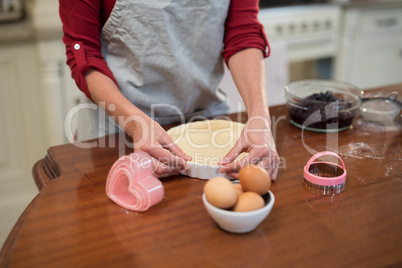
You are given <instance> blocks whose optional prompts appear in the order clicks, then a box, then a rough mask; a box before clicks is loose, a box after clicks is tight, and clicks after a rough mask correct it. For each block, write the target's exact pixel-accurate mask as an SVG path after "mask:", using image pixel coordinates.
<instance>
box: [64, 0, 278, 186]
mask: <svg viewBox="0 0 402 268" xmlns="http://www.w3.org/2000/svg"><path fill="white" fill-rule="evenodd" d="M59 2H60V17H61V20H62V22H63V32H64V37H63V41H64V43H65V45H66V51H67V64H68V65H69V66H70V68H71V70H72V76H73V78H74V79H75V81H76V83H77V85H78V87H79V88H80V89H81V90H82V91H83V92H84V93H85V94H86V96H87V97H88V98H90V99H91V100H92V101H93V102H95V103H96V104H98V105H99V106H100V107H101V108H102V109H103V110H104V111H105V112H106V113H107V114H108V115H109V116H110V117H112V118H113V119H114V120H115V121H116V122H117V123H119V125H120V127H121V128H123V129H124V131H125V132H126V133H127V134H128V135H130V136H131V137H132V138H133V143H134V148H135V150H142V151H145V152H147V153H149V154H150V155H151V156H152V157H154V158H155V161H156V162H157V165H156V167H157V168H156V169H155V171H154V172H155V174H156V175H157V176H158V177H166V176H170V175H173V174H177V173H178V172H180V171H181V170H182V169H185V168H187V167H188V165H187V162H186V161H188V160H190V158H189V156H187V155H186V154H185V153H184V152H183V151H182V150H181V149H180V148H179V147H178V146H177V145H175V144H174V143H173V141H172V139H171V138H170V137H169V136H168V135H167V134H166V132H165V131H164V129H163V128H162V127H161V125H163V124H169V123H174V122H179V120H180V119H182V117H184V118H185V119H187V120H188V119H190V118H193V117H194V116H203V117H212V116H216V115H219V114H224V113H226V112H227V111H228V105H227V103H226V100H225V94H224V93H223V92H222V91H221V90H220V89H218V88H217V87H218V84H219V82H220V80H221V78H222V75H223V61H222V57H223V58H224V60H225V62H226V64H227V65H228V67H229V68H230V70H231V73H232V76H233V78H234V81H235V83H236V86H237V88H238V90H239V92H240V94H241V96H242V99H243V101H244V103H245V106H246V110H247V114H248V117H249V120H248V122H247V124H246V127H245V128H244V130H243V135H242V136H241V138H240V139H239V140H238V142H237V144H236V146H234V147H233V149H232V150H231V151H230V152H229V153H228V154H227V156H226V157H225V158H224V159H222V160H221V165H222V168H221V171H222V172H226V173H227V174H228V175H229V176H232V177H234V178H237V177H238V171H239V169H240V168H241V167H242V166H244V165H246V164H248V163H258V164H260V165H261V166H263V167H264V168H266V169H267V170H268V171H269V172H270V175H271V177H272V179H275V178H276V176H277V165H278V159H279V158H278V154H277V152H276V149H275V144H274V141H273V137H272V134H271V131H270V117H269V111H268V106H267V103H266V87H265V77H264V73H265V71H264V63H263V58H264V57H266V56H268V51H269V47H268V42H267V40H266V38H265V34H264V32H263V28H262V26H261V24H260V23H259V22H258V20H257V14H258V0H247V1H245V0H232V1H230V0H209V1H207V0H200V1H189V0H170V1H168V0H164V1H162V0H136V1H130V0H60V1H59ZM222 43H223V44H224V47H223V51H222ZM252 119H255V120H252ZM107 133H108V132H107V130H105V132H101V133H100V135H104V134H107ZM244 151H246V152H249V154H248V156H247V157H245V158H243V159H242V160H241V161H233V160H234V159H235V158H236V156H237V155H238V154H240V153H241V152H244Z"/></svg>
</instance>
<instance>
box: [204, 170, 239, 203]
mask: <svg viewBox="0 0 402 268" xmlns="http://www.w3.org/2000/svg"><path fill="white" fill-rule="evenodd" d="M204 194H205V198H206V199H207V201H208V203H210V204H211V205H213V206H215V207H218V208H223V209H228V208H231V207H233V206H234V204H236V201H237V193H236V189H235V187H234V186H233V184H232V182H231V181H229V180H228V179H226V178H223V177H216V178H212V179H210V180H209V181H207V183H206V184H205V186H204Z"/></svg>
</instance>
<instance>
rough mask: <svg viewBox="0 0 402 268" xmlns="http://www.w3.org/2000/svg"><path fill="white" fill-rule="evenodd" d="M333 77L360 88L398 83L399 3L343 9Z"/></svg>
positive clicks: (401, 74)
mask: <svg viewBox="0 0 402 268" xmlns="http://www.w3.org/2000/svg"><path fill="white" fill-rule="evenodd" d="M341 40H342V41H341V43H340V45H339V56H338V58H337V64H336V74H335V77H336V79H338V80H343V81H346V82H349V83H352V84H355V85H356V86H359V87H360V88H368V87H376V86H381V85H387V84H394V83H400V82H402V4H399V5H395V6H387V7H382V8H378V7H372V6H369V7H358V8H346V9H345V12H344V20H343V31H342V38H341Z"/></svg>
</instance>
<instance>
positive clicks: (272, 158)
mask: <svg viewBox="0 0 402 268" xmlns="http://www.w3.org/2000/svg"><path fill="white" fill-rule="evenodd" d="M278 163H279V158H278V156H277V154H276V152H275V151H273V150H270V149H269V148H260V149H252V150H250V152H249V154H247V155H246V156H245V157H244V158H242V159H241V160H238V161H233V162H231V163H229V164H226V165H224V166H222V167H221V170H220V171H221V172H222V173H226V174H227V175H228V176H230V177H232V178H235V179H237V178H238V173H239V171H240V169H241V168H242V167H244V166H246V165H249V164H257V165H259V166H260V167H262V168H264V169H265V170H267V171H268V173H269V175H270V176H271V179H272V180H275V179H276V177H277V174H278Z"/></svg>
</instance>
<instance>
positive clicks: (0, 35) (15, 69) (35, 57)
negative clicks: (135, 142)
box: [0, 0, 402, 245]
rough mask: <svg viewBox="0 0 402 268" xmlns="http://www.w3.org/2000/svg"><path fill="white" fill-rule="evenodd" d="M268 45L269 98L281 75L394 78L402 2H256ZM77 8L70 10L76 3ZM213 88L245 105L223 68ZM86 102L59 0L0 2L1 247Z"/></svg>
mask: <svg viewBox="0 0 402 268" xmlns="http://www.w3.org/2000/svg"><path fill="white" fill-rule="evenodd" d="M260 8H261V10H260V14H259V17H260V21H261V22H262V24H263V25H264V28H265V31H266V34H267V37H268V40H269V41H270V45H271V56H270V57H269V58H268V59H266V61H265V64H266V67H267V68H266V69H267V74H266V75H267V92H268V94H267V95H268V103H269V105H270V106H272V105H277V104H283V103H285V97H284V91H283V87H284V86H285V85H286V84H287V83H289V82H290V81H295V80H300V79H309V78H318V79H335V80H341V81H345V82H349V83H352V84H354V85H356V86H358V87H360V88H361V89H368V88H373V87H377V86H384V85H390V84H395V83H402V0H377V1H376V0H366V1H363V0H357V1H353V0H350V1H348V0H338V1H335V0H332V1H331V0H327V1H325V0H321V1H320V0H304V1H303V0H277V1H274V0H260ZM77 12H79V11H77ZM221 87H222V89H223V90H224V91H226V92H227V94H228V96H229V100H230V101H231V103H232V111H233V112H235V111H238V108H240V109H244V106H242V104H241V102H240V105H238V103H239V101H240V97H239V95H238V93H237V90H236V88H235V86H234V84H233V81H232V79H231V76H230V73H229V72H227V73H226V74H225V77H224V79H223V80H222V83H221ZM84 102H87V100H86V98H85V96H83V94H82V93H81V92H80V91H79V90H78V89H77V88H76V86H75V82H74V81H72V79H71V76H70V70H69V68H68V67H67V65H66V64H65V50H64V44H63V43H62V30H61V22H60V19H59V16H58V1H55V0H0V124H1V125H0V245H2V244H3V242H4V241H5V239H6V238H7V236H8V233H9V232H10V230H11V228H12V227H13V225H14V224H15V222H16V221H17V219H18V217H19V216H20V215H21V213H22V212H23V210H24V209H25V208H26V206H27V205H28V204H29V202H31V201H32V199H33V198H34V197H35V196H36V195H37V194H38V190H37V188H36V186H35V184H34V181H33V178H32V175H31V171H32V167H33V165H34V164H35V163H36V161H38V160H40V159H42V158H43V157H45V155H46V152H47V149H48V148H49V147H51V146H55V145H60V144H64V143H68V142H70V141H71V138H72V137H78V139H80V140H85V139H88V138H91V137H89V136H86V134H85V131H79V130H80V119H79V117H86V119H87V120H88V118H89V119H90V117H91V114H90V113H88V114H82V116H81V115H80V116H75V117H74V118H72V122H71V124H69V125H70V126H69V128H68V129H67V132H68V133H65V130H64V124H65V119H66V115H67V114H68V112H69V111H70V110H71V109H72V108H73V107H75V106H76V105H77V104H80V103H84Z"/></svg>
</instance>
